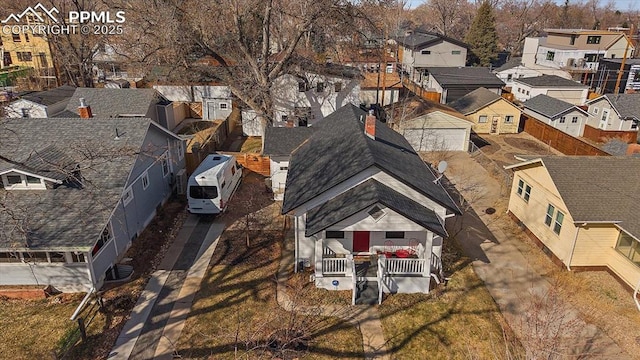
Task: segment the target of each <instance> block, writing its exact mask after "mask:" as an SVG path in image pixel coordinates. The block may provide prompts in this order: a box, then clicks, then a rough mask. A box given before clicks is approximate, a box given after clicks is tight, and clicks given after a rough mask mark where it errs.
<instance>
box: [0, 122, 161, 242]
mask: <svg viewBox="0 0 640 360" xmlns="http://www.w3.org/2000/svg"><path fill="white" fill-rule="evenodd" d="M150 124H151V121H150V120H149V119H145V118H142V119H97V118H94V119H92V120H91V121H87V120H85V119H79V118H76V119H64V118H55V119H51V118H50V119H3V120H2V127H1V128H0V129H1V130H0V133H1V134H2V141H1V142H0V153H2V154H3V155H4V156H5V157H7V158H9V159H12V160H14V161H15V162H19V163H23V164H24V165H25V166H26V167H31V166H34V165H35V167H36V168H35V169H31V170H32V171H33V170H36V171H35V172H42V171H44V170H46V169H45V168H48V170H50V172H49V173H48V175H51V173H56V171H55V170H56V169H58V170H59V169H60V168H67V169H68V166H69V165H70V162H72V163H73V164H74V165H75V164H77V165H78V167H79V169H80V175H81V177H82V179H83V185H84V186H83V187H82V188H80V187H78V186H73V184H66V183H63V184H61V185H58V184H51V183H49V184H48V189H47V190H19V191H18V190H16V191H11V190H4V189H1V190H0V196H2V197H3V198H4V199H3V200H2V202H3V204H4V205H8V208H7V209H5V210H4V211H0V224H1V225H2V226H0V248H3V249H7V248H10V249H15V250H20V249H25V244H26V243H29V244H30V245H29V247H28V249H31V250H56V249H58V250H62V249H79V250H81V249H85V250H87V249H88V247H90V246H91V245H92V244H93V243H94V242H95V241H96V239H97V238H98V237H99V235H100V233H101V232H102V229H103V227H104V226H105V224H106V222H107V220H108V219H109V217H110V216H111V212H112V211H113V209H114V207H115V206H116V204H117V202H118V201H119V199H120V196H121V195H122V191H123V189H124V186H125V185H126V182H127V178H128V176H129V172H130V170H131V168H132V166H133V164H134V162H135V161H136V159H137V155H136V153H137V152H140V151H141V150H140V149H141V146H142V143H143V141H144V139H145V136H146V134H147V131H148V130H149V127H150ZM116 127H117V128H118V131H119V133H120V138H119V140H115V139H114V138H115V129H116ZM16 167H19V166H15V165H13V164H11V163H8V162H5V161H2V162H0V171H2V170H7V169H11V168H16ZM60 174H61V172H60V171H58V172H57V175H58V176H57V178H59V179H61V176H60ZM42 175H43V176H46V175H47V173H42ZM49 177H51V176H49ZM17 225H19V226H17ZM21 229H24V230H25V231H26V232H25V231H23V230H21Z"/></svg>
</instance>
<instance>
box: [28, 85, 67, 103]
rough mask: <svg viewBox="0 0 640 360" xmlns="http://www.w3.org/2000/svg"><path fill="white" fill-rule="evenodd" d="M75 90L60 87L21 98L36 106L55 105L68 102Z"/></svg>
mask: <svg viewBox="0 0 640 360" xmlns="http://www.w3.org/2000/svg"><path fill="white" fill-rule="evenodd" d="M75 90H76V87H75V86H70V85H62V86H60V87H57V88H55V89H51V90H47V91H38V92H33V93H29V94H27V95H24V96H22V98H23V99H25V100H29V101H31V102H34V103H37V104H42V105H46V106H48V105H53V104H57V103H59V102H61V101H69V99H71V96H73V92H74V91H75Z"/></svg>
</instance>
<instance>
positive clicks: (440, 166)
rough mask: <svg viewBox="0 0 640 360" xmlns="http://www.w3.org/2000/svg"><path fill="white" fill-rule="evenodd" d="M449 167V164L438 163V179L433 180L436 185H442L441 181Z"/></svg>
mask: <svg viewBox="0 0 640 360" xmlns="http://www.w3.org/2000/svg"><path fill="white" fill-rule="evenodd" d="M447 166H449V164H447V162H446V161H444V160H442V161H440V162H439V163H438V174H439V175H438V177H437V178H436V179H435V180H433V183H434V184H439V183H440V179H442V176H443V175H442V174H443V173H444V172H445V171H446V170H447Z"/></svg>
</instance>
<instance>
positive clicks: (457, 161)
mask: <svg viewBox="0 0 640 360" xmlns="http://www.w3.org/2000/svg"><path fill="white" fill-rule="evenodd" d="M448 161H449V165H450V166H449V169H448V170H447V174H446V175H447V177H448V179H449V180H450V181H451V182H452V183H453V184H457V186H456V188H457V189H458V190H459V191H460V193H461V194H462V195H463V196H464V197H465V199H466V200H467V201H468V202H469V204H470V205H471V209H466V213H465V214H464V215H463V219H462V222H460V221H459V220H458V221H456V220H455V219H449V220H448V221H447V229H448V231H449V233H450V234H455V238H456V240H457V242H458V243H459V244H460V246H461V247H462V248H463V250H464V251H465V253H466V254H467V256H469V257H471V258H472V259H473V260H474V261H473V266H474V269H475V271H476V273H477V274H478V276H479V277H480V278H481V279H482V280H483V281H484V282H485V285H486V287H487V289H488V290H489V293H490V294H491V296H492V297H493V298H494V299H495V301H496V303H497V304H498V306H499V308H500V310H501V312H502V314H503V315H504V317H505V319H506V320H507V322H508V324H509V326H510V327H511V328H512V330H513V331H514V333H515V335H516V336H517V337H518V339H519V340H520V342H521V343H522V345H523V346H524V347H525V350H526V352H527V355H526V357H527V358H528V359H532V358H547V357H549V356H550V355H552V356H553V357H554V358H585V357H589V358H602V359H629V358H631V357H630V356H629V355H628V354H626V353H625V352H624V351H623V350H622V349H621V348H620V347H619V346H618V345H617V344H616V343H615V342H614V341H613V340H611V338H609V337H608V336H607V335H606V334H604V333H603V332H602V331H600V330H599V329H598V328H597V327H595V326H594V325H591V324H588V323H586V322H584V321H583V320H582V319H581V316H580V314H579V312H578V311H577V310H575V309H574V308H573V307H571V306H570V305H569V304H565V303H563V302H561V301H559V299H558V298H557V297H556V292H555V290H554V288H553V286H552V285H551V284H550V283H549V282H548V281H547V280H546V279H545V278H543V277H542V276H541V275H540V274H538V273H537V271H536V269H535V268H533V267H532V266H530V264H529V263H528V262H527V259H526V258H525V256H524V255H523V254H522V253H521V252H520V251H519V250H518V248H517V247H516V245H515V242H517V241H518V240H517V239H514V238H513V237H510V236H507V235H506V234H505V232H504V231H503V228H502V227H503V226H504V225H503V224H504V221H511V220H510V219H506V215H505V214H504V213H502V214H500V213H495V214H493V215H488V214H486V213H485V211H484V210H485V209H487V208H489V207H497V204H498V203H499V201H500V196H501V195H500V193H501V189H500V185H499V184H498V182H497V181H496V180H494V179H493V178H492V177H491V176H490V175H489V174H488V173H487V171H486V170H485V169H484V168H482V166H480V165H479V164H478V163H477V162H475V161H474V160H473V159H472V158H471V157H470V156H469V155H468V154H466V153H461V154H455V155H454V156H453V158H452V159H450V160H448ZM479 189H480V192H478V190H479ZM502 196H504V195H502ZM506 196H508V195H506ZM453 276H455V274H453Z"/></svg>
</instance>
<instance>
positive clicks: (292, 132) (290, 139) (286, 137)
mask: <svg viewBox="0 0 640 360" xmlns="http://www.w3.org/2000/svg"><path fill="white" fill-rule="evenodd" d="M313 130H314V128H313V127H294V128H286V127H273V126H268V127H266V128H265V129H264V150H263V151H262V153H263V154H265V155H270V156H284V155H291V152H292V151H293V150H295V149H296V148H297V147H298V146H300V144H302V143H303V142H304V141H305V140H307V139H308V138H309V136H311V134H312V133H313Z"/></svg>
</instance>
